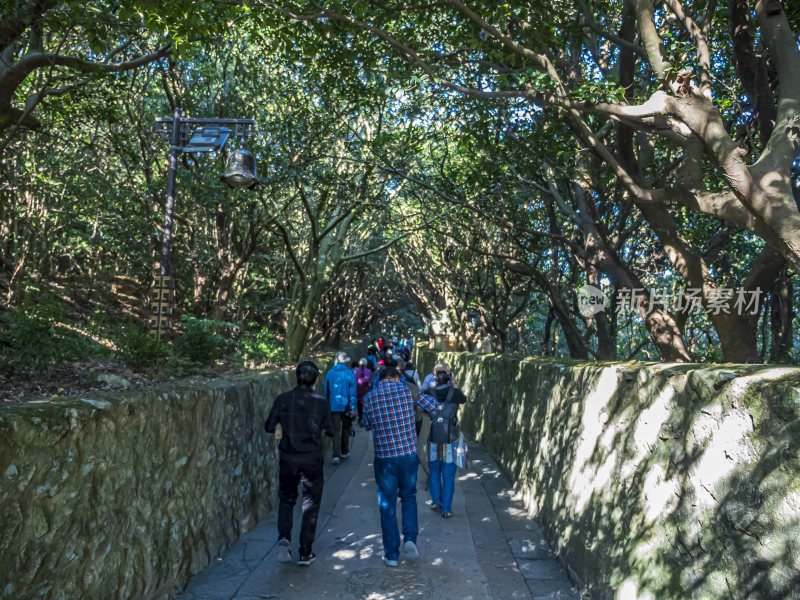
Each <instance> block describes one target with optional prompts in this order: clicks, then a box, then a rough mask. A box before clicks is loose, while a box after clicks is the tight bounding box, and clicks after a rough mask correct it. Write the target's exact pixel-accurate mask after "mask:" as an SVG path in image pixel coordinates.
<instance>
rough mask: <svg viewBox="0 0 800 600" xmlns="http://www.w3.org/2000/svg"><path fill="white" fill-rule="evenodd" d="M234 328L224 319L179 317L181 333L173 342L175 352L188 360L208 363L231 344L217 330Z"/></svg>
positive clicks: (199, 363)
mask: <svg viewBox="0 0 800 600" xmlns="http://www.w3.org/2000/svg"><path fill="white" fill-rule="evenodd" d="M234 328H235V326H234V325H233V324H231V323H226V322H224V321H214V320H212V319H198V318H196V317H194V316H191V315H184V316H183V318H182V319H181V328H180V329H181V333H180V334H179V335H178V336H177V337H176V338H175V342H174V346H175V352H176V354H177V355H178V356H179V357H181V358H185V359H187V360H188V361H189V362H192V363H195V364H198V365H206V364H209V363H211V362H212V361H214V360H215V359H217V358H219V357H220V356H221V355H222V354H223V352H224V351H225V350H226V349H227V348H229V347H230V346H231V342H230V340H228V339H227V338H226V337H225V336H224V335H222V334H221V333H219V332H220V331H232V330H233V329H234Z"/></svg>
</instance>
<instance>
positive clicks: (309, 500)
mask: <svg viewBox="0 0 800 600" xmlns="http://www.w3.org/2000/svg"><path fill="white" fill-rule="evenodd" d="M295 373H296V375H297V387H295V388H294V389H293V390H292V391H290V392H284V393H283V394H280V395H279V396H278V397H277V398H276V399H275V403H274V404H273V405H272V411H270V413H269V418H268V419H267V422H266V423H265V424H264V428H265V429H266V430H267V432H268V433H275V428H276V427H277V426H278V425H280V426H281V429H282V433H281V435H282V437H281V441H280V444H278V450H279V452H280V462H279V467H278V486H279V489H278V503H279V504H278V546H279V548H278V551H279V552H280V554H279V555H278V558H279V559H280V560H281V561H284V562H287V561H290V560H291V559H292V550H291V539H292V512H293V511H294V503H295V502H296V501H297V485H298V483H301V482H302V484H303V522H302V524H301V526H300V548H299V550H300V557H299V558H298V560H297V564H298V565H310V564H311V563H312V562H313V561H314V559H315V558H316V557H315V555H314V553H313V552H312V551H311V544H312V543H313V542H314V535H315V533H316V530H317V516H318V514H319V506H320V501H321V500H322V487H323V484H324V478H323V472H322V434H323V433H325V435H327V436H328V437H331V436H333V427H332V425H331V411H330V407H329V406H328V403H327V402H326V401H325V399H324V398H323V397H322V396H320V395H319V394H315V393H314V391H313V388H314V386H316V385H317V381H318V380H319V369H318V368H317V365H315V364H314V363H313V362H311V361H309V360H307V361H304V362H301V363H300V364H299V365H297V369H296V371H295Z"/></svg>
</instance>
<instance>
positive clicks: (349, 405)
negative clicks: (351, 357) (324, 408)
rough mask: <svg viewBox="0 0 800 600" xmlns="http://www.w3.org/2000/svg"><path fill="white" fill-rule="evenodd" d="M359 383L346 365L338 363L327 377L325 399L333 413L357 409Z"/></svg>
mask: <svg viewBox="0 0 800 600" xmlns="http://www.w3.org/2000/svg"><path fill="white" fill-rule="evenodd" d="M357 387H358V381H357V380H356V376H355V375H354V374H353V372H352V371H351V370H350V367H349V366H347V365H346V364H344V363H336V364H335V365H334V366H333V368H332V369H331V370H330V371H328V373H327V375H325V397H326V398H327V399H328V402H330V403H331V412H343V411H351V410H355V409H356V388H357Z"/></svg>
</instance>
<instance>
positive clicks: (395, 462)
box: [265, 337, 466, 567]
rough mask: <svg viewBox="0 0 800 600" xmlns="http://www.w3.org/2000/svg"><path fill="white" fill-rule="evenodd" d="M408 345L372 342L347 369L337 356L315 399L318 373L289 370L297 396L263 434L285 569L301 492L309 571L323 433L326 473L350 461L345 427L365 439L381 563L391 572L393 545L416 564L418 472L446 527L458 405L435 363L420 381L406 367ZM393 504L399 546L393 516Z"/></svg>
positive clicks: (277, 406)
mask: <svg viewBox="0 0 800 600" xmlns="http://www.w3.org/2000/svg"><path fill="white" fill-rule="evenodd" d="M413 343H414V340H413V338H412V337H409V338H402V339H397V338H396V337H387V338H384V337H381V338H377V339H373V340H372V344H371V345H370V346H369V348H368V350H367V353H366V356H364V357H362V358H359V359H358V360H355V361H352V360H351V358H350V356H348V355H347V353H345V352H338V353H337V354H336V361H335V364H334V366H333V368H331V369H330V370H329V371H328V373H327V374H326V376H325V381H324V385H323V390H322V391H323V394H324V395H320V394H317V393H316V391H315V390H316V386H317V384H318V380H319V375H320V371H319V368H318V367H317V366H316V365H315V364H314V363H313V362H311V361H304V362H302V363H300V364H299V365H298V366H297V369H296V375H297V387H295V389H293V390H292V391H290V392H285V393H283V394H280V395H279V396H278V397H277V398H276V399H275V403H274V405H273V408H272V410H271V412H270V415H269V418H268V419H267V422H266V424H265V428H266V430H267V432H269V433H275V432H276V428H278V426H280V429H279V431H280V433H281V439H280V443H279V445H278V448H279V453H280V466H279V491H278V500H279V507H278V558H279V559H280V560H282V561H291V560H292V552H291V531H292V512H293V508H294V505H295V502H296V501H297V497H298V485H300V484H302V489H303V504H302V506H303V517H302V523H301V527H300V543H299V557H298V560H297V564H298V565H310V564H311V562H313V560H314V558H315V555H314V553H313V551H312V543H313V541H314V535H315V532H316V524H317V516H318V514H319V507H320V501H321V498H322V489H323V481H324V479H323V463H324V459H323V456H324V449H325V444H323V438H322V436H323V434H324V435H325V436H328V437H329V438H332V457H331V461H332V464H334V465H338V464H340V463H341V461H342V460H344V459H346V458H348V457H349V456H350V438H351V437H352V436H353V435H354V429H353V426H354V422H357V423H358V424H359V425H360V426H361V427H362V428H364V429H365V430H368V431H371V432H372V436H373V442H374V448H375V458H374V461H373V467H374V472H375V483H376V488H377V494H378V507H379V509H380V526H381V534H382V541H383V550H384V554H383V560H384V563H385V564H386V565H387V566H389V567H396V566H397V565H398V560H399V558H400V547H401V543H402V547H403V550H404V552H405V556H406V558H408V559H415V558H418V557H419V550H418V548H417V536H418V534H419V525H418V519H417V473H418V470H419V468H422V470H423V472H424V473H425V476H426V478H427V481H426V489H428V490H429V491H430V496H431V497H430V502H429V506H430V508H431V509H433V510H435V511H437V512H439V513H440V514H441V516H442V517H443V518H445V519H449V518H450V517H452V516H453V512H452V503H453V495H454V489H455V477H456V470H457V466H463V461H464V456H465V455H464V452H465V448H466V445H465V444H464V441H463V436H462V435H461V432H460V426H459V422H458V409H459V406H460V405H461V404H463V403H464V402H466V397H465V396H464V393H463V392H462V391H461V390H460V389H459V388H458V387H457V386H456V384H455V382H454V381H453V374H452V371H451V369H450V367H449V366H448V365H447V364H445V363H437V364H436V365H435V366H434V368H433V370H432V372H431V373H429V374H428V375H427V376H426V377H425V378H424V380H421V379H420V376H419V373H418V372H417V370H416V368H415V366H414V364H413V362H412V361H411V351H412V348H413ZM398 497H399V498H400V505H401V511H400V513H401V514H400V516H401V523H402V539H401V535H400V529H399V527H398V520H397V514H396V512H397V511H396V503H397V498H398Z"/></svg>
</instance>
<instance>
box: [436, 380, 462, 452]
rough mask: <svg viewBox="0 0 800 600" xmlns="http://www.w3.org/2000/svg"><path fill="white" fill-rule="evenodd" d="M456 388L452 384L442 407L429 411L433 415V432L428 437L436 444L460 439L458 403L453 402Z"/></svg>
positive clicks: (441, 404)
mask: <svg viewBox="0 0 800 600" xmlns="http://www.w3.org/2000/svg"><path fill="white" fill-rule="evenodd" d="M454 392H455V388H454V387H453V386H452V385H451V386H450V390H449V391H448V392H447V398H445V401H444V402H443V403H440V404H439V407H440V408H436V409H434V410H430V411H428V413H429V414H430V416H431V433H430V437H429V438H428V439H429V440H430V441H431V442H433V443H435V444H450V443H452V442H455V441H456V440H457V439H458V434H459V433H461V427H460V425H459V423H458V404H456V403H454V402H451V399H452V398H453V393H454Z"/></svg>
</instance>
